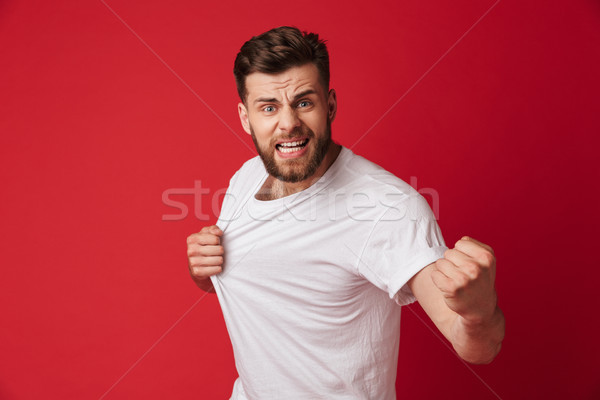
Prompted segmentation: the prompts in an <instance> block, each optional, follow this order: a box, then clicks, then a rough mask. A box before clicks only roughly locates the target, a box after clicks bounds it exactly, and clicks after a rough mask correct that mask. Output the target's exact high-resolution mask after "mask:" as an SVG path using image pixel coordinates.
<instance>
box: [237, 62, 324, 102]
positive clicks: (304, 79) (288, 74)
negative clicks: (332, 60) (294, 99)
mask: <svg viewBox="0 0 600 400" xmlns="http://www.w3.org/2000/svg"><path fill="white" fill-rule="evenodd" d="M308 89H312V90H315V91H316V92H317V93H320V92H321V89H322V85H321V82H320V80H319V70H318V69H317V67H316V66H315V65H314V64H305V65H302V66H299V67H292V68H290V69H287V70H285V71H283V72H280V73H277V74H266V73H263V72H253V73H251V74H249V75H248V76H247V77H246V91H247V93H248V101H249V102H252V101H253V100H254V99H257V98H261V97H265V96H269V97H275V98H281V97H286V98H287V97H288V96H293V95H294V94H295V93H299V92H302V91H305V90H308Z"/></svg>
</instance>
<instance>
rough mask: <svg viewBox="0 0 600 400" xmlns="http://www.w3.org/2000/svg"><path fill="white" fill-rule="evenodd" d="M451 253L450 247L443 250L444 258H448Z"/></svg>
mask: <svg viewBox="0 0 600 400" xmlns="http://www.w3.org/2000/svg"><path fill="white" fill-rule="evenodd" d="M451 254H452V249H448V250H446V251H444V258H448V257H449V256H450V255H451Z"/></svg>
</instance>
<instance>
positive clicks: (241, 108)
mask: <svg viewBox="0 0 600 400" xmlns="http://www.w3.org/2000/svg"><path fill="white" fill-rule="evenodd" d="M238 114H239V116H240V122H241V123H242V127H243V128H244V130H245V131H246V133H247V134H248V135H250V122H249V121H248V110H247V109H246V106H245V105H244V103H238Z"/></svg>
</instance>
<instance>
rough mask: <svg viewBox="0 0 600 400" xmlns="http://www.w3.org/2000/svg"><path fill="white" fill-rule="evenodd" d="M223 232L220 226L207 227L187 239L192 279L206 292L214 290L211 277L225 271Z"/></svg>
mask: <svg viewBox="0 0 600 400" xmlns="http://www.w3.org/2000/svg"><path fill="white" fill-rule="evenodd" d="M221 236H223V231H221V229H219V227H218V226H216V225H212V226H205V227H204V228H202V229H201V230H200V232H198V233H193V234H191V235H190V236H188V238H187V255H188V266H189V269H190V274H191V275H192V279H193V280H194V282H196V285H198V287H199V288H200V289H202V290H204V291H207V292H208V291H210V290H212V289H213V285H212V282H211V280H210V277H211V276H212V275H216V274H218V273H220V272H221V271H222V270H223V246H221Z"/></svg>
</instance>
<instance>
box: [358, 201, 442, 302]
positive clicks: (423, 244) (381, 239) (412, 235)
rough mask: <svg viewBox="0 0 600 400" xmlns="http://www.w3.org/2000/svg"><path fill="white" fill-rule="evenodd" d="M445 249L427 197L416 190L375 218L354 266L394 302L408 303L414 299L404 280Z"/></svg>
mask: <svg viewBox="0 0 600 400" xmlns="http://www.w3.org/2000/svg"><path fill="white" fill-rule="evenodd" d="M447 249H448V247H446V244H445V242H444V238H443V237H442V232H441V231H440V228H439V226H438V224H437V221H436V219H435V216H434V214H433V212H432V211H431V208H430V207H429V204H428V203H427V200H425V198H424V197H423V196H421V195H420V194H419V193H417V192H416V191H415V192H414V193H412V194H411V195H410V196H407V197H406V198H405V199H404V200H403V201H401V202H400V203H397V204H395V205H393V206H390V207H389V208H388V209H387V210H385V211H384V213H383V215H382V216H381V218H380V219H379V220H378V221H376V223H375V224H374V226H373V228H372V231H371V233H370V235H369V237H368V239H367V241H366V244H365V247H364V249H363V251H362V254H361V256H360V259H359V262H358V267H357V268H358V272H359V274H361V275H362V276H364V277H365V278H366V279H368V280H369V281H371V282H372V283H373V284H374V285H375V286H377V287H379V288H380V289H382V290H384V291H386V292H387V293H388V294H389V296H390V298H392V299H394V300H395V301H396V303H398V304H399V305H407V304H410V303H412V302H414V301H415V300H416V298H415V297H414V295H413V293H412V292H411V290H410V289H409V287H408V285H406V283H407V282H408V281H409V280H410V278H412V277H413V276H414V275H415V274H416V273H417V272H419V271H420V270H421V269H423V268H424V267H426V266H427V265H429V264H431V263H432V262H434V261H435V260H437V259H439V258H442V257H443V256H444V252H445V251H446V250H447Z"/></svg>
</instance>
